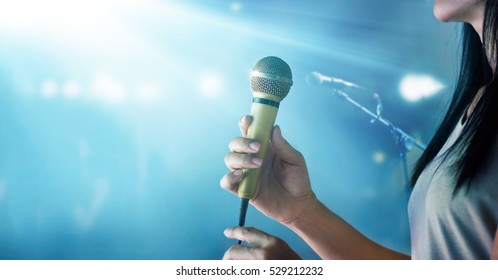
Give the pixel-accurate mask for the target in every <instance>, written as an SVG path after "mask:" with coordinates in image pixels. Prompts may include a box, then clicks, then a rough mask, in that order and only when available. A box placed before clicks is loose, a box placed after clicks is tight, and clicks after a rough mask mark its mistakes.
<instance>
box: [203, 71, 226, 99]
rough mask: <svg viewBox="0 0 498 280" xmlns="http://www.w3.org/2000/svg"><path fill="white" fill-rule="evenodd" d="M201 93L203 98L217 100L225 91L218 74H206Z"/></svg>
mask: <svg viewBox="0 0 498 280" xmlns="http://www.w3.org/2000/svg"><path fill="white" fill-rule="evenodd" d="M199 89H200V92H201V94H202V95H203V96H206V97H211V98H215V97H218V96H219V95H220V94H221V91H222V90H223V81H222V80H221V78H220V76H219V75H217V74H213V73H210V74H205V75H203V76H202V78H201V84H200V88H199Z"/></svg>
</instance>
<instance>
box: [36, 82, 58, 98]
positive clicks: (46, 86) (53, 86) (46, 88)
mask: <svg viewBox="0 0 498 280" xmlns="http://www.w3.org/2000/svg"><path fill="white" fill-rule="evenodd" d="M40 90H41V94H42V96H43V97H44V98H47V99H51V98H53V97H54V96H55V95H56V94H57V83H56V82H54V81H52V80H47V81H44V82H43V83H42V85H41V89H40Z"/></svg>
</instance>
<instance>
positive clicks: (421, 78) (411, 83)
mask: <svg viewBox="0 0 498 280" xmlns="http://www.w3.org/2000/svg"><path fill="white" fill-rule="evenodd" d="M443 88H444V85H443V84H441V83H440V82H439V81H437V80H436V79H434V78H433V77H432V76H429V75H406V76H405V77H404V78H403V79H402V80H401V83H400V85H399V90H400V92H401V96H403V98H405V99H406V100H408V101H410V102H416V101H419V100H420V99H422V98H428V97H431V96H433V95H435V94H436V93H438V92H439V91H440V90H441V89H443Z"/></svg>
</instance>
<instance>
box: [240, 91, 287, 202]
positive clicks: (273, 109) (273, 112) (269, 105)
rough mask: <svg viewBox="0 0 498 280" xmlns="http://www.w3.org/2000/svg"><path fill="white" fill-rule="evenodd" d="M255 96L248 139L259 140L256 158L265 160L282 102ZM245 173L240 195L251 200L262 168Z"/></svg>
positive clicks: (266, 96)
mask: <svg viewBox="0 0 498 280" xmlns="http://www.w3.org/2000/svg"><path fill="white" fill-rule="evenodd" d="M253 96H254V98H253V103H252V107H251V115H252V116H253V120H252V123H251V125H250V126H249V129H248V131H247V138H250V139H254V140H257V141H258V142H259V143H260V144H261V146H260V148H259V151H258V152H257V153H256V154H255V156H256V157H258V158H259V159H261V160H263V159H264V157H265V154H266V150H267V149H268V143H269V141H270V135H271V132H272V129H273V126H274V124H275V119H276V117H277V111H278V106H279V104H280V103H279V102H280V100H278V99H277V98H276V97H275V96H273V95H269V94H264V93H254V94H253ZM243 171H244V177H243V178H242V181H241V182H240V184H239V191H238V194H239V197H240V198H245V199H251V198H252V197H253V195H254V191H255V189H256V186H257V184H258V182H259V176H260V173H261V168H256V169H244V170H243Z"/></svg>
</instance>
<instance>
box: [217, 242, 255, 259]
mask: <svg viewBox="0 0 498 280" xmlns="http://www.w3.org/2000/svg"><path fill="white" fill-rule="evenodd" d="M256 250H257V249H256V248H254V247H248V246H244V245H233V246H231V247H230V248H228V250H227V251H226V252H225V255H223V259H224V260H256V259H259V258H258V256H257V254H256Z"/></svg>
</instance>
